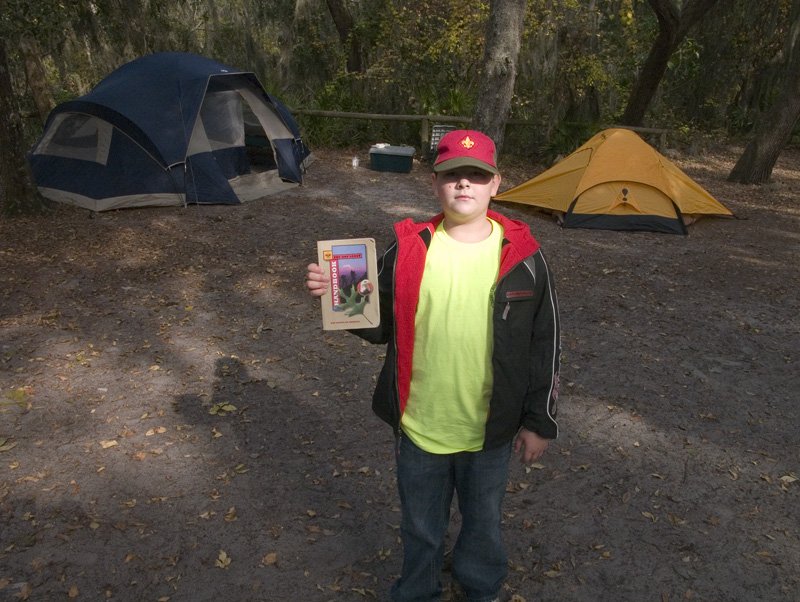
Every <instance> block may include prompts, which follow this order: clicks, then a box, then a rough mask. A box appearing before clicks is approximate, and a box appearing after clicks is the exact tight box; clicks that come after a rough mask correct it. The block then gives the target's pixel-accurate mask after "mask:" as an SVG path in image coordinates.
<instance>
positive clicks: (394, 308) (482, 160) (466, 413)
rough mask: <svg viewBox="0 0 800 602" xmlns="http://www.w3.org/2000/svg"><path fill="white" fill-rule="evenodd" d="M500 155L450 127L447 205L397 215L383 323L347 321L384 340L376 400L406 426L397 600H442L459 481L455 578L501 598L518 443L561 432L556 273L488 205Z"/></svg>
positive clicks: (386, 269) (477, 596) (443, 193)
mask: <svg viewBox="0 0 800 602" xmlns="http://www.w3.org/2000/svg"><path fill="white" fill-rule="evenodd" d="M495 154H496V153H495V146H494V142H492V140H491V139H490V138H488V137H487V136H485V135H484V134H482V133H480V132H477V131H472V130H456V131H453V132H449V133H448V134H447V135H445V136H444V137H443V138H442V140H441V141H440V142H439V145H438V146H437V156H436V159H435V161H434V166H433V174H432V176H431V181H432V184H433V192H434V194H435V195H436V197H437V198H438V199H439V203H440V204H441V207H442V213H441V214H440V215H438V216H436V217H434V218H432V219H431V220H430V221H429V222H427V223H413V222H412V221H411V220H410V219H407V220H405V221H403V222H400V223H398V224H395V226H394V230H395V235H396V239H397V240H396V242H395V244H393V245H392V246H391V247H390V248H389V249H388V250H387V251H386V253H385V254H384V255H383V257H382V258H381V260H380V262H379V266H378V271H379V277H378V283H379V290H380V306H381V323H380V326H378V327H377V328H371V329H360V330H353V331H352V332H353V333H354V334H356V335H358V336H360V337H362V338H364V339H366V340H368V341H370V342H373V343H388V347H387V351H386V362H385V364H384V366H383V369H382V370H381V373H380V377H379V379H378V384H377V387H376V390H375V394H374V396H373V403H372V407H373V410H374V411H375V413H376V414H377V415H378V416H379V417H380V418H382V419H383V420H384V421H386V422H388V423H389V424H390V425H392V427H393V428H394V430H395V433H396V434H397V437H398V443H397V454H396V455H397V485H398V490H399V492H400V501H401V505H402V509H403V518H402V524H401V534H402V538H403V568H402V573H401V576H400V578H399V579H398V580H397V581H396V582H395V584H394V585H393V586H392V599H393V600H394V601H395V602H411V601H414V602H423V601H424V602H428V601H435V600H439V599H440V597H441V594H442V586H441V582H440V573H441V568H442V562H443V559H444V552H445V534H446V532H447V526H448V522H449V519H450V503H451V501H452V498H453V492H454V491H455V492H456V493H457V498H458V508H459V511H460V513H461V516H462V527H461V531H460V533H459V535H458V539H457V541H456V544H455V548H454V550H453V576H454V578H455V579H456V580H457V581H458V582H459V583H460V584H461V586H462V587H463V588H464V591H465V592H466V595H467V597H468V599H469V601H470V602H492V601H494V600H499V595H500V591H501V588H502V585H503V581H504V580H505V577H506V574H507V558H506V554H505V549H504V547H503V541H502V534H501V521H502V509H501V506H502V501H503V495H504V494H505V490H506V483H507V480H508V463H509V457H510V455H511V448H512V441H513V447H514V450H515V451H516V452H520V451H521V452H522V456H521V460H522V461H523V462H530V461H533V460H536V459H537V458H539V457H540V456H541V455H542V454H543V453H544V451H545V450H546V449H547V446H548V440H549V439H554V438H555V437H556V436H557V434H558V426H557V425H556V422H555V415H556V399H557V395H558V370H559V358H560V352H561V349H560V327H559V317H558V307H557V302H556V295H555V289H554V286H553V279H552V276H551V275H550V273H549V270H548V267H547V264H546V262H545V260H544V258H543V256H542V253H541V251H540V250H539V244H538V243H537V242H536V241H535V240H534V239H533V237H532V236H531V234H530V230H529V228H528V226H527V225H525V224H523V223H521V222H517V221H513V220H510V219H508V218H505V217H503V216H501V215H499V214H497V213H495V212H493V211H489V209H488V207H489V202H490V200H491V199H492V197H493V196H494V195H495V194H497V191H498V188H499V186H500V173H499V171H498V169H497V165H496V156H495ZM306 285H307V287H308V289H309V290H310V292H311V295H312V296H315V297H317V296H320V295H322V294H324V293H325V291H326V290H327V285H328V278H327V277H326V276H325V275H324V272H323V270H322V269H321V268H320V267H319V266H318V265H316V264H311V265H309V266H308V277H307V282H306Z"/></svg>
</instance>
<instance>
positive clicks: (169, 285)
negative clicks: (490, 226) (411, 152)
mask: <svg viewBox="0 0 800 602" xmlns="http://www.w3.org/2000/svg"><path fill="white" fill-rule="evenodd" d="M740 151H741V149H736V148H725V149H721V150H719V151H716V152H714V153H713V154H707V155H705V156H704V157H702V158H699V159H693V160H688V159H685V158H684V159H678V160H677V163H678V164H679V165H680V166H681V167H683V168H684V169H685V170H686V171H687V172H688V173H689V174H690V175H692V176H693V177H694V178H696V179H697V180H698V181H699V182H701V183H702V184H703V185H704V186H705V187H706V188H707V189H708V190H709V191H710V192H712V194H714V195H715V196H716V197H717V198H718V199H719V200H720V201H721V202H722V203H723V204H725V205H726V206H727V207H728V208H730V209H731V210H732V211H733V212H734V213H736V214H737V215H738V216H739V217H740V218H743V219H738V220H735V219H705V220H701V221H700V222H698V223H696V224H694V225H692V226H690V235H689V236H685V237H684V236H673V235H657V234H648V233H641V232H640V233H619V232H609V231H592V230H562V229H560V228H559V227H558V225H557V224H556V223H555V222H554V221H553V219H552V218H551V217H549V216H546V215H544V214H542V213H538V212H536V211H533V210H530V209H529V208H527V207H524V206H520V205H512V204H497V206H496V207H495V208H496V209H498V210H500V211H502V212H504V213H506V214H507V215H509V216H510V217H514V218H517V219H522V220H524V221H526V222H528V223H529V224H530V225H531V226H532V228H533V231H534V235H535V236H536V237H537V238H538V239H539V241H540V242H541V243H542V245H543V248H544V249H545V252H546V254H547V256H548V259H549V261H550V263H551V267H552V268H553V270H554V272H555V275H556V282H557V287H558V293H559V299H560V304H561V312H562V322H563V328H564V332H563V369H562V382H563V383H564V386H563V388H562V391H563V393H562V396H561V400H560V415H559V424H560V428H561V435H560V437H559V439H558V440H557V441H555V442H554V443H553V444H552V445H551V446H550V449H549V450H548V452H547V454H546V455H545V456H544V457H543V458H542V459H541V460H540V461H539V462H538V463H535V464H531V465H524V464H521V463H520V462H518V461H517V460H516V459H515V460H514V462H513V465H512V470H511V477H510V482H509V485H508V494H507V497H506V504H505V513H506V514H505V538H506V543H507V548H508V553H509V565H510V572H509V578H508V581H507V585H506V588H507V593H508V595H509V596H513V599H514V600H516V601H517V602H522V601H525V602H533V601H551V600H559V601H574V602H597V601H600V602H604V601H609V600H615V601H635V602H642V601H657V602H669V601H672V602H674V601H677V600H702V601H708V602H723V601H734V600H736V601H740V600H747V601H756V600H766V601H781V600H787V601H792V600H794V601H796V600H799V599H800V594H798V592H800V521H799V520H798V516H797V509H798V506H799V504H800V500H799V499H798V498H800V482H798V481H797V478H798V477H800V466H799V464H800V445H799V444H800V434H798V433H799V431H798V426H797V425H798V424H800V411H799V410H798V407H800V404H798V400H799V397H798V388H800V376H798V369H797V362H798V360H800V337H799V336H798V334H800V320H799V319H798V309H800V301H799V300H798V299H799V298H800V294H799V293H800V276H799V275H798V250H799V249H800V204H798V193H800V153H798V152H796V151H795V152H789V151H787V153H785V155H784V156H783V157H782V159H781V162H780V164H779V166H778V169H777V170H776V172H775V174H774V182H773V183H772V184H769V185H766V186H762V187H751V186H739V185H730V184H728V183H727V182H726V181H725V176H726V175H727V173H728V172H729V170H730V168H731V167H732V165H733V162H734V161H735V158H736V156H737V153H738V152H740ZM315 154H316V155H317V157H318V160H317V161H316V163H314V164H313V165H312V166H311V168H310V170H309V171H308V174H307V177H306V184H305V186H303V187H301V188H297V189H294V190H290V191H288V192H284V193H281V194H279V195H276V196H273V197H269V198H265V199H262V200H259V201H255V202H251V203H249V204H246V205H243V206H237V207H224V206H203V207H197V206H191V207H188V208H168V209H138V210H126V211H116V212H111V213H105V214H93V213H90V212H88V211H85V210H82V209H76V208H71V207H66V206H59V207H56V208H55V210H54V212H53V213H52V214H51V215H49V216H46V217H42V218H35V219H15V220H11V221H0V521H2V522H1V524H0V528H1V529H2V536H1V537H0V540H1V541H0V601H12V600H13V601H16V600H20V599H22V600H26V599H27V600H47V601H49V600H65V599H70V598H72V599H77V600H106V599H109V600H120V601H132V602H133V601H135V602H138V601H152V602H163V601H170V602H204V601H211V600H214V601H219V600H224V601H226V602H235V601H242V602H245V601H259V600H264V601H288V600H302V601H306V600H308V601H321V602H326V601H329V600H330V601H338V600H343V601H344V600H347V601H350V600H387V599H388V589H389V586H390V584H391V582H392V580H393V579H394V578H395V576H396V575H397V573H398V571H399V568H400V556H401V543H400V541H399V531H398V524H399V522H400V512H399V507H398V499H397V495H396V491H395V485H394V475H395V472H394V471H395V469H394V462H393V457H392V445H393V438H392V434H391V431H390V429H389V428H388V427H387V426H386V425H384V424H383V423H381V422H380V421H379V420H378V419H377V418H376V417H375V416H373V415H372V413H371V411H370V397H371V393H372V388H373V385H374V381H375V377H376V374H377V372H378V369H379V367H380V362H381V359H382V357H383V353H384V349H383V348H382V347H372V346H368V345H367V344H366V343H362V341H361V340H359V339H357V338H356V337H353V336H352V335H349V334H345V333H340V332H339V333H337V332H333V333H324V332H322V331H321V329H320V315H319V306H318V302H316V301H312V300H311V299H310V298H309V297H308V296H307V294H306V293H305V289H304V286H303V274H304V268H305V266H306V265H307V264H308V263H309V261H312V260H314V258H315V248H316V247H315V241H316V240H318V239H329V238H345V237H357V236H358V237H360V236H372V237H374V238H375V239H376V241H377V245H378V248H379V250H382V249H384V248H385V247H386V246H388V244H389V243H390V239H391V224H392V223H393V222H394V221H397V220H399V219H401V218H405V217H414V218H422V217H425V216H428V215H430V214H432V213H433V212H434V211H435V210H436V209H437V205H436V202H435V200H434V199H433V197H432V195H431V193H430V186H429V176H428V169H429V167H428V166H427V165H425V164H424V163H417V162H415V165H414V169H413V171H412V173H411V174H395V173H387V172H375V171H371V170H370V169H369V168H368V167H366V166H367V165H368V163H369V159H368V155H367V153H366V151H364V150H362V151H361V152H360V159H361V167H359V168H358V169H353V168H352V166H351V158H352V156H353V153H352V152H349V153H348V152H345V151H329V150H317V151H315ZM541 169H542V168H541V167H540V166H539V167H534V168H532V167H531V166H529V165H528V166H524V165H521V164H520V165H514V166H510V167H507V169H506V170H505V173H506V180H505V182H504V186H503V187H502V188H503V189H504V188H506V187H508V186H510V185H512V184H517V183H519V182H521V181H523V180H524V179H527V177H531V176H533V175H536V173H538V172H539V171H541ZM457 523H458V516H457V514H455V513H454V528H455V527H456V526H457ZM454 533H455V532H454V531H453V533H452V534H451V535H452V536H454ZM445 582H446V583H447V584H448V592H447V595H446V599H456V597H455V595H454V594H453V592H452V591H451V589H452V588H451V584H450V582H449V576H448V575H447V574H445Z"/></svg>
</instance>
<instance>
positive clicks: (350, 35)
mask: <svg viewBox="0 0 800 602" xmlns="http://www.w3.org/2000/svg"><path fill="white" fill-rule="evenodd" d="M325 1H326V2H327V4H328V10H329V11H330V13H331V17H333V24H334V25H335V26H336V31H337V32H338V33H339V40H340V41H341V44H342V48H344V49H345V52H347V71H348V72H349V73H361V72H362V71H363V70H364V61H363V57H362V54H363V53H362V51H361V41H360V40H359V38H358V36H357V35H356V33H355V31H354V23H353V16H352V15H351V14H350V11H349V10H348V9H347V6H345V4H344V2H343V1H342V0H325Z"/></svg>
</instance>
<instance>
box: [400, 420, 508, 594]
mask: <svg viewBox="0 0 800 602" xmlns="http://www.w3.org/2000/svg"><path fill="white" fill-rule="evenodd" d="M510 456H511V443H510V442H509V443H508V444H506V445H504V446H502V447H499V448H496V449H492V450H489V451H478V452H460V453H456V454H445V455H439V454H431V453H428V452H426V451H423V450H421V449H420V448H419V447H417V446H416V445H414V443H413V442H412V441H411V440H410V439H409V438H408V437H407V436H405V435H402V436H401V439H400V442H399V444H398V453H397V487H398V489H399V490H400V503H401V504H402V507H403V520H402V523H401V525H400V531H401V534H402V536H403V570H402V573H401V575H400V578H399V579H398V580H397V581H396V582H395V583H394V585H393V586H392V600H394V602H412V601H413V602H434V601H436V600H439V598H440V597H441V595H442V583H441V579H440V577H441V572H442V563H443V561H444V553H445V543H444V542H445V534H446V533H447V526H448V523H449V521H450V503H451V502H452V500H453V492H454V491H455V492H456V493H457V497H458V510H459V512H460V513H461V519H462V523H461V531H460V533H459V534H458V539H457V540H456V545H455V548H454V549H453V577H454V578H455V579H456V581H458V582H459V583H460V584H461V586H462V587H463V588H464V590H465V591H466V593H467V597H468V599H469V600H470V602H489V601H491V600H493V599H494V598H496V597H497V596H498V595H499V593H500V588H501V587H502V586H503V581H504V580H505V578H506V575H507V573H508V559H507V557H506V552H505V548H504V546H503V537H502V533H501V521H502V517H503V515H502V503H503V496H504V495H505V492H506V484H507V482H508V463H509V458H510Z"/></svg>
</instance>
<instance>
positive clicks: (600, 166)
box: [495, 128, 733, 234]
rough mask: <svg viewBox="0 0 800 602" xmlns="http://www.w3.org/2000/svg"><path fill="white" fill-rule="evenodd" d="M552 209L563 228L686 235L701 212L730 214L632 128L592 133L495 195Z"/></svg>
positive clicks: (498, 198)
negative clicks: (570, 150) (561, 156)
mask: <svg viewBox="0 0 800 602" xmlns="http://www.w3.org/2000/svg"><path fill="white" fill-rule="evenodd" d="M495 199H496V200H498V201H512V202H515V203H524V204H527V205H535V206H537V207H543V208H545V209H550V210H552V211H553V212H555V213H558V214H559V215H563V225H564V227H565V228H600V229H605V230H647V231H651V232H669V233H674V234H687V233H688V232H687V230H686V226H687V225H688V224H690V223H691V222H693V221H694V220H696V219H697V218H698V217H700V216H702V215H718V216H722V215H726V216H732V215H733V214H732V213H731V212H730V211H728V210H727V209H726V208H725V207H723V206H722V205H721V204H720V203H719V202H718V201H717V200H716V199H714V197H712V196H711V195H710V194H709V193H708V192H706V191H705V190H704V189H703V188H702V186H700V185H699V184H698V183H697V182H695V181H694V180H693V179H692V178H690V177H689V176H687V175H686V174H685V173H684V172H683V171H681V170H680V169H679V168H678V167H677V166H676V165H675V164H674V163H672V162H671V161H670V160H669V159H667V158H666V157H664V156H663V155H662V154H661V153H659V152H658V151H656V150H655V149H654V148H653V147H652V146H650V145H649V144H647V142H645V141H644V140H642V139H641V138H640V137H639V136H638V135H637V134H636V133H635V132H633V131H631V130H626V129H621V128H615V129H609V130H604V131H602V132H600V133H599V134H596V135H595V136H593V137H592V138H591V139H589V141H588V142H586V143H585V144H584V145H583V146H581V147H580V148H579V149H578V150H576V151H575V152H574V153H572V154H571V155H569V156H568V157H566V158H565V159H563V160H562V161H560V162H559V163H557V164H556V165H554V166H553V167H551V168H550V169H548V170H547V171H545V172H543V173H541V174H539V175H538V176H536V177H535V178H533V179H531V180H528V181H527V182H524V183H522V184H520V185H519V186H515V187H514V188H511V189H509V190H506V191H505V192H502V193H500V194H498V195H497V196H496V197H495Z"/></svg>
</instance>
